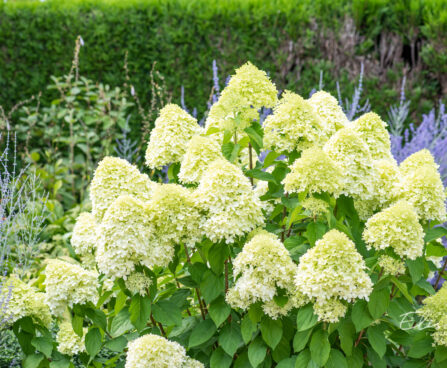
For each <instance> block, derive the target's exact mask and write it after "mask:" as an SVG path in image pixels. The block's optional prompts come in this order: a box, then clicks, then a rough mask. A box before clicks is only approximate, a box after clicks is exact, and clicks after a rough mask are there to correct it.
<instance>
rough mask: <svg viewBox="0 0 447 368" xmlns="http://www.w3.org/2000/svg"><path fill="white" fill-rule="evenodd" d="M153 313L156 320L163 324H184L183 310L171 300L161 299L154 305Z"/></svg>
mask: <svg viewBox="0 0 447 368" xmlns="http://www.w3.org/2000/svg"><path fill="white" fill-rule="evenodd" d="M152 314H153V317H154V318H155V320H156V321H157V322H160V323H161V324H163V325H167V326H172V325H177V326H179V325H181V324H182V311H181V310H180V308H179V307H178V306H177V305H175V304H174V303H172V302H171V301H169V300H159V301H158V302H157V303H155V304H154V305H152Z"/></svg>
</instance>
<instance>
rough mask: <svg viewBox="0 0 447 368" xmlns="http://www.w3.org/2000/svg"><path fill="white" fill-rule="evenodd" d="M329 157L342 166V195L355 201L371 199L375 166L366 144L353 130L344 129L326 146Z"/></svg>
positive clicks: (325, 149)
mask: <svg viewBox="0 0 447 368" xmlns="http://www.w3.org/2000/svg"><path fill="white" fill-rule="evenodd" d="M323 149H324V151H325V152H326V153H327V155H328V156H329V157H330V158H331V159H333V160H334V161H335V162H336V163H338V164H339V165H340V166H341V169H342V173H343V181H344V189H343V192H342V194H346V195H349V196H352V197H354V198H355V199H362V200H367V199H371V198H372V196H373V193H374V182H373V179H374V177H373V174H372V171H373V164H372V159H371V154H370V153H369V149H368V146H367V145H366V143H365V142H364V141H363V140H362V139H361V138H360V137H359V135H358V134H357V133H355V132H354V131H353V130H352V129H348V128H343V129H340V130H339V131H338V132H337V133H335V134H334V135H333V136H332V137H331V138H330V139H329V140H328V141H327V142H326V144H325V145H324V148H323Z"/></svg>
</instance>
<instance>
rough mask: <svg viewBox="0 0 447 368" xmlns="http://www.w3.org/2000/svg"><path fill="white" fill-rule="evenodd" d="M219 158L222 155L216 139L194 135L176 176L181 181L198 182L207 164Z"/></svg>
mask: <svg viewBox="0 0 447 368" xmlns="http://www.w3.org/2000/svg"><path fill="white" fill-rule="evenodd" d="M219 158H223V156H222V152H221V148H220V146H219V144H218V143H217V142H216V140H215V139H212V138H210V137H203V136H200V135H196V136H194V137H192V139H191V140H190V141H189V143H188V148H187V149H186V153H185V156H184V157H183V160H182V165H181V167H180V172H179V174H178V177H179V179H180V180H181V181H182V182H183V183H198V182H199V181H200V178H201V177H202V175H203V173H204V172H205V170H206V168H207V167H208V165H209V164H210V163H211V162H213V161H214V160H217V159H219Z"/></svg>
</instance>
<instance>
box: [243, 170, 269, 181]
mask: <svg viewBox="0 0 447 368" xmlns="http://www.w3.org/2000/svg"><path fill="white" fill-rule="evenodd" d="M245 175H247V176H248V177H250V178H254V179H258V180H262V181H271V182H273V183H276V179H275V177H274V176H273V175H272V174H270V173H269V172H267V171H262V170H260V169H253V170H247V171H246V172H245Z"/></svg>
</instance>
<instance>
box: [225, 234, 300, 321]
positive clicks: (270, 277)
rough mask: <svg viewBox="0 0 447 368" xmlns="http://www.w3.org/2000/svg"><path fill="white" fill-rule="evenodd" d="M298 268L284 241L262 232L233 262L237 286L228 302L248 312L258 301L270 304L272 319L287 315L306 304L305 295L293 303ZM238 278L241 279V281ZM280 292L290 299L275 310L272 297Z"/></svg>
mask: <svg viewBox="0 0 447 368" xmlns="http://www.w3.org/2000/svg"><path fill="white" fill-rule="evenodd" d="M296 271H297V268H296V265H295V264H294V263H293V261H292V258H290V255H289V252H288V251H287V249H286V248H285V247H284V245H283V244H282V243H281V241H280V240H279V239H278V238H277V237H276V236H275V235H273V234H266V233H265V232H263V231H259V232H258V234H257V235H255V236H254V237H253V238H252V239H251V240H250V241H249V242H247V243H246V244H245V245H244V248H243V249H242V252H240V253H239V254H238V255H237V257H236V259H235V260H234V262H233V276H234V278H235V279H237V281H236V283H235V285H234V286H233V287H232V288H231V289H230V290H229V291H228V293H227V296H226V299H227V302H228V303H229V304H230V305H231V306H232V307H233V308H236V307H237V308H241V309H247V308H248V307H249V306H250V305H251V304H254V303H256V302H263V303H268V302H272V303H268V304H267V307H266V308H264V311H265V312H266V313H267V314H269V315H270V316H271V317H272V318H277V317H278V316H279V315H284V314H287V312H288V311H289V310H290V309H291V308H292V307H293V306H294V305H293V303H292V301H294V302H296V303H298V305H295V307H298V306H300V305H303V304H305V303H306V302H307V301H308V300H307V298H305V297H304V296H302V298H301V299H300V298H296V299H294V300H293V298H292V296H296V294H297V290H296V287H295V284H294V277H295V275H296ZM238 277H239V278H238ZM278 289H283V290H285V293H286V295H287V296H288V297H289V298H290V301H289V303H287V304H286V306H284V307H282V308H280V307H279V306H278V307H276V308H275V303H274V301H273V298H274V296H275V295H277V291H278Z"/></svg>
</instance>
